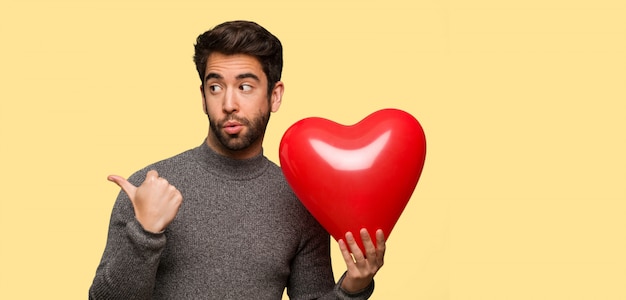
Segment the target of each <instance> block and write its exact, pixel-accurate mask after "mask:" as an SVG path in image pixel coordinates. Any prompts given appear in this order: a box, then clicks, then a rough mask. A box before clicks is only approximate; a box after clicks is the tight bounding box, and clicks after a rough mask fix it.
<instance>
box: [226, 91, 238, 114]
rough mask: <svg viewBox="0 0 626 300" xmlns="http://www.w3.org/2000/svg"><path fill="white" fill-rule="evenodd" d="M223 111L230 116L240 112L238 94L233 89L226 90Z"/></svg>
mask: <svg viewBox="0 0 626 300" xmlns="http://www.w3.org/2000/svg"><path fill="white" fill-rule="evenodd" d="M222 110H224V112H225V113H229V114H230V113H233V112H236V111H238V110H239V100H238V99H237V93H235V91H233V89H227V90H226V93H225V94H224V103H223V105H222Z"/></svg>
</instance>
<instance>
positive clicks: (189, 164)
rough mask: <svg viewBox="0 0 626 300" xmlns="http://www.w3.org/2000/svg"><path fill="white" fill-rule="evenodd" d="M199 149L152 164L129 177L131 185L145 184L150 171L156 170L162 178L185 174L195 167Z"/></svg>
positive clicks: (189, 150)
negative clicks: (169, 175)
mask: <svg viewBox="0 0 626 300" xmlns="http://www.w3.org/2000/svg"><path fill="white" fill-rule="evenodd" d="M197 149H198V147H195V148H192V149H188V150H185V151H183V152H181V153H178V154H176V155H173V156H170V157H168V158H165V159H162V160H159V161H157V162H154V163H151V164H149V165H147V166H145V167H143V168H141V169H140V170H138V171H136V172H135V173H133V174H132V175H131V176H130V177H129V181H130V182H131V183H137V182H135V181H138V182H139V183H141V182H143V179H144V178H145V177H146V173H148V171H150V170H156V171H157V172H159V175H160V176H164V175H167V174H172V173H183V172H184V170H188V169H190V168H193V166H194V165H195V154H194V152H195V151H196V150H197ZM181 170H182V171H181Z"/></svg>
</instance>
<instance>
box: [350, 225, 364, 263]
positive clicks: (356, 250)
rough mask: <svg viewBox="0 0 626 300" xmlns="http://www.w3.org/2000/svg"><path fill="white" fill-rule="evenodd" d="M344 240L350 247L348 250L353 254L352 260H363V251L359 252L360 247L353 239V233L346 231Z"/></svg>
mask: <svg viewBox="0 0 626 300" xmlns="http://www.w3.org/2000/svg"><path fill="white" fill-rule="evenodd" d="M346 242H347V243H348V247H349V248H350V251H351V252H352V255H353V256H354V260H355V261H356V262H361V261H363V260H364V259H365V256H364V255H363V252H361V248H359V245H358V244H357V243H356V240H355V239H354V235H352V232H350V231H348V232H346Z"/></svg>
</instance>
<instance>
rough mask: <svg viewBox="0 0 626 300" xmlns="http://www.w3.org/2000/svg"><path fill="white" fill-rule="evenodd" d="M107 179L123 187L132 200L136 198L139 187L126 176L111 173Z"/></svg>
mask: <svg viewBox="0 0 626 300" xmlns="http://www.w3.org/2000/svg"><path fill="white" fill-rule="evenodd" d="M107 179H108V180H109V181H111V182H113V183H115V184H117V185H118V186H119V187H121V188H122V190H124V192H125V193H126V195H128V197H129V198H130V199H131V200H132V199H134V198H135V192H136V191H137V187H136V186H134V185H133V184H132V183H130V182H128V180H126V179H125V178H124V177H121V176H117V175H109V176H108V177H107Z"/></svg>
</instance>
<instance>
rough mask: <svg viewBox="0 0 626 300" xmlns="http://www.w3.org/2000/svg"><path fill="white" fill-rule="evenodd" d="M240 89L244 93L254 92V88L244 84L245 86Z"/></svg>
mask: <svg viewBox="0 0 626 300" xmlns="http://www.w3.org/2000/svg"><path fill="white" fill-rule="evenodd" d="M239 89H240V90H242V91H244V92H249V91H251V90H252V86H251V85H249V84H246V83H244V84H242V85H240V86H239Z"/></svg>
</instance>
